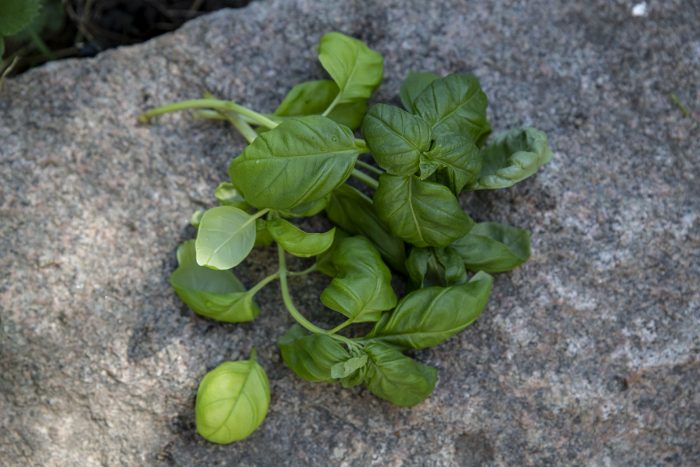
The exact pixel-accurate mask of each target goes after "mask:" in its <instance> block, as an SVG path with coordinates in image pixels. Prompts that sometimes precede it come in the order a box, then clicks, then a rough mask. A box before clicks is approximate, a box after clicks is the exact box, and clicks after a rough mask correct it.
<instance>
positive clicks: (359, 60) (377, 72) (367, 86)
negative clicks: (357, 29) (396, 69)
mask: <svg viewBox="0 0 700 467" xmlns="http://www.w3.org/2000/svg"><path fill="white" fill-rule="evenodd" d="M318 59H319V61H320V62H321V65H323V68H325V70H326V71H327V72H328V74H329V75H331V78H333V81H335V83H336V84H337V85H338V88H339V89H340V93H339V95H338V103H339V104H343V103H346V102H356V101H358V100H360V101H361V100H366V99H367V98H369V96H371V95H372V93H373V92H374V90H375V89H376V88H377V86H379V83H381V82H382V77H383V73H384V59H383V58H382V56H381V55H380V54H379V53H377V52H375V51H374V50H372V49H370V48H369V47H367V45H365V43H364V42H362V41H359V40H357V39H354V38H352V37H349V36H346V35H345V34H341V33H339V32H329V33H326V34H324V35H323V37H321V41H320V42H319V44H318Z"/></svg>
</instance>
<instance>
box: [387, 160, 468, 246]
mask: <svg viewBox="0 0 700 467" xmlns="http://www.w3.org/2000/svg"><path fill="white" fill-rule="evenodd" d="M374 205H375V207H376V209H377V214H378V215H379V217H380V218H381V219H382V220H383V221H384V222H386V223H387V225H388V226H389V228H390V229H391V231H392V232H393V233H394V235H396V236H398V237H399V238H401V239H403V240H405V241H407V242H409V243H411V244H413V245H415V246H419V247H426V246H447V245H449V244H450V243H452V242H453V241H454V240H456V239H458V238H460V237H461V236H463V235H464V234H465V233H467V232H468V231H469V229H470V228H471V226H472V224H473V221H472V220H471V218H469V216H467V214H466V213H465V212H464V211H462V208H461V207H460V205H459V202H458V201H457V198H455V195H454V194H452V192H451V191H450V190H449V189H448V188H447V187H445V186H443V185H440V184H437V183H432V182H428V181H422V180H420V179H418V177H415V176H409V177H398V176H396V175H388V174H384V175H381V176H380V177H379V188H377V191H376V192H375V193H374Z"/></svg>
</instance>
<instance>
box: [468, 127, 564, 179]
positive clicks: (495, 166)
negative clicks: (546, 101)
mask: <svg viewBox="0 0 700 467" xmlns="http://www.w3.org/2000/svg"><path fill="white" fill-rule="evenodd" d="M482 159H483V165H482V167H481V174H480V175H479V180H478V182H477V184H476V186H475V187H474V189H475V190H487V189H496V188H507V187H509V186H512V185H514V184H516V183H518V182H519V181H521V180H524V179H526V178H527V177H529V176H530V175H532V174H534V173H535V172H537V169H539V168H540V166H542V165H544V164H546V163H547V162H549V161H550V160H551V159H552V151H551V150H550V149H549V146H548V144H547V135H545V134H544V133H543V132H541V131H540V130H536V129H534V128H517V129H513V130H510V131H507V132H505V133H501V134H500V135H498V136H496V138H495V141H494V142H493V143H491V144H490V145H489V146H488V147H487V148H485V149H484V151H483V154H482Z"/></svg>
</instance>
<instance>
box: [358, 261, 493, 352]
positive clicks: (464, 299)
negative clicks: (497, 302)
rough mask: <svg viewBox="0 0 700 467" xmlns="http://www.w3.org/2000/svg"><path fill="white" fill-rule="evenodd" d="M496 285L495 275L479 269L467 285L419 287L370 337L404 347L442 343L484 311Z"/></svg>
mask: <svg viewBox="0 0 700 467" xmlns="http://www.w3.org/2000/svg"><path fill="white" fill-rule="evenodd" d="M492 286H493V278H492V277H491V276H489V275H488V274H487V273H485V272H479V273H477V274H475V275H474V277H472V278H471V280H470V281H469V282H467V283H466V284H462V285H453V286H451V287H427V288H423V289H418V290H416V291H414V292H411V293H409V294H408V295H406V296H405V297H404V298H403V299H401V301H400V302H399V304H398V305H397V306H396V309H395V310H394V311H393V312H391V313H388V314H386V315H384V316H383V317H382V319H381V320H380V321H379V322H378V323H377V324H376V325H375V327H374V329H372V331H371V332H370V334H369V335H368V336H369V337H372V338H379V339H381V340H382V341H383V342H386V343H388V344H391V345H397V346H399V347H402V348H413V349H423V348H426V347H432V346H434V345H438V344H439V343H441V342H443V341H445V340H446V339H448V338H450V337H452V336H454V335H455V334H457V333H458V332H459V331H461V330H462V329H464V328H466V327H467V326H469V325H470V324H471V323H472V322H473V321H474V320H475V319H476V318H477V317H478V316H479V315H480V314H481V312H482V311H483V309H484V307H485V306H486V302H487V301H488V299H489V295H490V294H491V288H492Z"/></svg>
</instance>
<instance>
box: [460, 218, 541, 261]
mask: <svg viewBox="0 0 700 467" xmlns="http://www.w3.org/2000/svg"><path fill="white" fill-rule="evenodd" d="M451 247H452V248H454V249H455V250H456V251H457V253H459V255H460V256H461V257H462V259H463V261H464V263H465V264H466V265H467V268H469V270H471V271H486V272H505V271H510V270H511V269H515V268H516V267H518V266H520V265H521V264H523V263H524V262H525V261H527V260H528V258H529V257H530V232H528V231H527V230H525V229H519V228H517V227H511V226H509V225H504V224H499V223H497V222H481V223H479V224H476V225H475V226H474V227H472V229H471V230H470V231H469V233H467V234H466V235H465V236H464V237H462V238H460V239H457V240H456V241H455V242H454V243H453V244H452V245H451Z"/></svg>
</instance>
